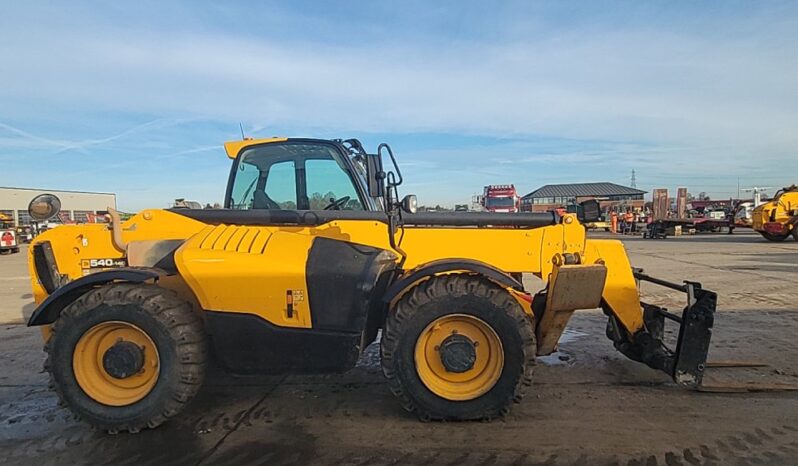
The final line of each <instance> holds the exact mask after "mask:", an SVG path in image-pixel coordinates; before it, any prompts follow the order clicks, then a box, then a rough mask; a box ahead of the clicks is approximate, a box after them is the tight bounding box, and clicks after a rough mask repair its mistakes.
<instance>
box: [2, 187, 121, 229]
mask: <svg viewBox="0 0 798 466" xmlns="http://www.w3.org/2000/svg"><path fill="white" fill-rule="evenodd" d="M44 193H49V194H55V195H56V196H58V198H59V199H61V212H62V214H61V219H62V220H63V221H75V222H88V221H89V217H90V216H91V215H92V214H96V213H97V212H105V210H106V209H107V208H108V207H112V208H114V209H116V194H113V193H92V192H83V191H58V190H54V189H32V188H6V187H0V212H2V213H4V214H6V215H9V216H11V217H14V223H15V224H16V225H30V223H31V219H30V216H29V215H28V204H29V203H30V201H31V199H33V198H34V197H36V196H38V195H39V194H44Z"/></svg>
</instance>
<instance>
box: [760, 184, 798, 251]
mask: <svg viewBox="0 0 798 466" xmlns="http://www.w3.org/2000/svg"><path fill="white" fill-rule="evenodd" d="M751 218H752V227H753V229H754V230H756V231H758V232H759V234H761V235H762V237H764V238H765V239H767V240H769V241H784V240H785V239H787V238H789V236H790V235H792V237H793V238H795V240H796V241H798V186H796V185H792V186H788V187H786V188H784V189H782V190H780V191H779V192H777V193H776V195H775V196H774V197H773V199H771V200H770V201H769V202H766V203H764V204H762V205H760V206H757V207H756V208H755V209H754V212H753V213H752V217H751Z"/></svg>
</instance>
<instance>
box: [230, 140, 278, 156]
mask: <svg viewBox="0 0 798 466" xmlns="http://www.w3.org/2000/svg"><path fill="white" fill-rule="evenodd" d="M287 140H288V138H277V137H274V138H260V139H254V138H244V139H243V140H241V141H228V142H225V143H224V151H225V152H227V156H228V157H230V158H231V159H234V158H236V157H238V154H240V153H241V151H242V150H243V149H245V148H247V147H249V146H256V145H258V144H268V143H270V142H284V141H287Z"/></svg>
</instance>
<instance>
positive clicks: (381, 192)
mask: <svg viewBox="0 0 798 466" xmlns="http://www.w3.org/2000/svg"><path fill="white" fill-rule="evenodd" d="M366 178H368V180H367V182H368V191H369V196H371V197H383V196H385V172H384V171H383V170H382V157H380V156H379V155H377V154H367V155H366Z"/></svg>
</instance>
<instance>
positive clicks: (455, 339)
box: [439, 333, 477, 374]
mask: <svg viewBox="0 0 798 466" xmlns="http://www.w3.org/2000/svg"><path fill="white" fill-rule="evenodd" d="M439 351H440V355H441V364H443V367H444V368H446V370H447V371H448V372H454V373H456V374H462V373H463V372H468V371H470V370H471V369H472V368H473V367H474V363H475V362H476V360H477V348H476V345H475V344H474V342H473V341H471V339H470V338H468V337H467V336H465V335H460V334H457V333H454V334H452V335H449V336H448V337H446V339H445V340H443V342H442V343H441V345H440V349H439Z"/></svg>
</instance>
